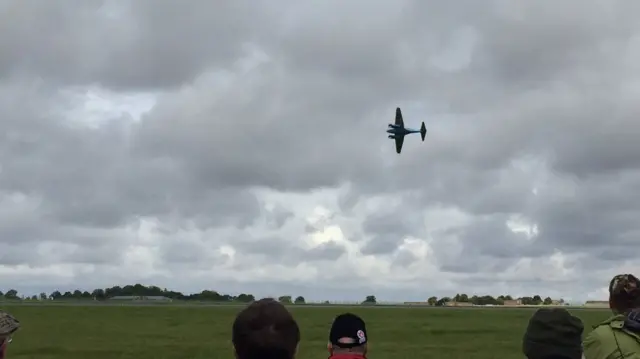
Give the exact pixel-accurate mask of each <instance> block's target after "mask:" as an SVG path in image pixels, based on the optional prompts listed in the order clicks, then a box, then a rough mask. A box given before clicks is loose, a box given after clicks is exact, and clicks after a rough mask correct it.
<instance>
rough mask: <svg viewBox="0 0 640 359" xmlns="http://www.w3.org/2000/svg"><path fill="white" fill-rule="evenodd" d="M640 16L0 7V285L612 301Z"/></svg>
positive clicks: (543, 4)
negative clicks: (398, 124) (419, 130)
mask: <svg viewBox="0 0 640 359" xmlns="http://www.w3.org/2000/svg"><path fill="white" fill-rule="evenodd" d="M639 10H640V3H639V2H637V1H623V0H621V1H615V0H614V1H612V0H560V1H558V0H556V1H533V0H526V1H525V0H523V1H513V0H493V1H491V0H487V1H476V0H454V1H447V2H444V1H435V0H415V1H410V0H394V1H382V0H366V1H365V0H351V1H339V0H324V1H315V2H309V1H294V0H268V1H267V0H264V1H261V0H233V1H226V0H225V1H223V0H221V1H205V0H202V1H198V0H193V1H172V0H137V1H133V2H128V1H97V0H59V1H44V2H43V1H39V0H1V1H0V49H2V51H0V113H1V114H2V116H1V117H0V195H1V197H0V289H2V290H7V289H9V288H16V289H18V290H19V291H21V292H24V293H28V294H34V293H38V292H40V291H41V290H45V291H51V290H53V289H62V290H67V289H76V288H79V289H81V290H91V289H93V288H96V287H106V286H112V285H124V284H131V283H136V282H140V283H143V284H154V285H158V286H162V287H167V288H171V289H176V290H181V291H185V292H194V291H200V290H202V289H214V290H218V291H220V292H224V293H233V294H237V293H240V292H252V293H254V294H256V295H257V296H265V295H280V294H291V295H299V294H302V295H304V296H306V297H307V299H315V300H323V299H330V300H345V301H346V300H361V299H364V296H365V295H368V294H375V295H376V296H377V297H378V299H379V300H385V301H401V300H421V299H426V298H427V297H429V296H431V295H437V296H443V295H455V293H457V292H464V293H468V294H470V295H471V294H486V293H488V294H492V295H499V294H511V295H534V294H540V295H542V296H543V297H544V296H547V295H548V296H551V297H553V298H560V297H562V298H565V299H568V300H584V299H606V286H607V284H608V281H609V279H610V278H611V277H612V276H613V275H614V274H617V273H620V272H632V273H636V274H638V273H640V270H639V269H640V268H639V267H638V265H637V258H636V256H635V254H636V253H637V252H638V248H639V247H640V222H638V219H639V218H640V155H639V154H640V139H639V136H640V110H639V109H640V36H639V35H640V22H638V18H637V14H638V13H639ZM396 107H401V108H402V109H403V113H404V119H405V123H406V125H407V126H410V127H419V126H420V122H421V121H424V122H425V124H426V126H427V128H428V134H427V139H426V140H425V142H421V141H420V138H419V136H418V135H413V136H409V137H407V138H406V140H405V142H404V149H403V153H402V154H401V155H397V154H396V153H395V148H394V145H393V141H392V140H390V139H388V138H387V134H386V133H385V130H386V128H387V124H388V123H390V122H393V118H394V114H395V108H396ZM634 263H635V264H634Z"/></svg>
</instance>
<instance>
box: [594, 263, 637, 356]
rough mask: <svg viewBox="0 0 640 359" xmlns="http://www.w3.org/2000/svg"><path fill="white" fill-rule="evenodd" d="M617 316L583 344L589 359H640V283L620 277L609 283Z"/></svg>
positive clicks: (596, 328)
mask: <svg viewBox="0 0 640 359" xmlns="http://www.w3.org/2000/svg"><path fill="white" fill-rule="evenodd" d="M609 308H611V310H612V311H613V316H612V317H610V318H609V319H607V320H605V321H604V322H602V323H600V324H598V325H596V326H594V329H593V330H592V331H591V333H589V334H588V335H587V336H586V337H585V339H584V342H583V346H584V356H585V358H586V359H609V358H611V359H613V358H621V359H622V358H627V359H628V358H635V359H640V280H638V278H637V277H636V276H634V275H633V274H619V275H616V276H615V277H613V279H611V282H609Z"/></svg>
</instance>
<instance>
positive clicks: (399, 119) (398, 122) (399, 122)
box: [396, 107, 404, 127]
mask: <svg viewBox="0 0 640 359" xmlns="http://www.w3.org/2000/svg"><path fill="white" fill-rule="evenodd" d="M396 126H400V127H404V121H403V120H402V111H400V107H398V108H396Z"/></svg>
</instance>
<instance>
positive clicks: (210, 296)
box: [0, 284, 562, 306]
mask: <svg viewBox="0 0 640 359" xmlns="http://www.w3.org/2000/svg"><path fill="white" fill-rule="evenodd" d="M113 297H140V298H141V299H144V297H166V298H169V299H172V300H179V301H206V302H240V303H249V302H252V301H254V300H255V299H256V298H255V297H254V295H253V294H248V293H241V294H239V295H230V294H221V293H218V292H216V291H215V290H203V291H201V292H200V293H193V294H184V293H181V292H177V291H173V290H168V289H166V288H160V287H157V286H153V285H152V286H144V285H142V284H134V285H125V286H124V287H121V286H114V287H110V288H104V289H102V288H98V289H94V290H92V291H91V292H89V291H81V290H79V289H77V290H74V291H66V292H61V291H58V290H56V291H54V292H52V293H49V294H47V293H44V292H43V293H40V295H31V296H25V295H21V294H20V293H18V291H17V290H15V289H10V290H8V291H7V292H6V293H3V292H2V291H0V298H4V299H7V300H65V299H66V300H81V299H86V300H106V299H110V298H113ZM278 300H279V301H281V302H283V303H286V304H289V303H295V304H304V303H305V302H306V301H305V298H304V297H302V296H298V297H295V298H294V297H293V296H291V295H283V296H280V297H279V298H278ZM513 300H514V298H512V297H511V296H510V295H501V296H499V297H492V296H490V295H485V296H476V295H474V296H471V297H469V296H468V295H467V294H456V295H455V296H454V297H442V298H437V297H431V298H429V299H428V300H427V301H428V303H429V304H430V305H434V306H442V305H445V303H447V302H451V301H455V302H462V303H465V302H466V303H472V304H476V305H487V304H489V305H503V304H505V302H506V301H513ZM515 300H518V301H519V302H520V303H519V304H523V305H540V304H554V303H555V301H553V300H552V299H551V298H549V297H547V298H545V299H542V298H541V297H540V296H539V295H534V296H533V297H521V298H517V299H515ZM376 302H377V300H376V297H375V296H374V295H368V296H366V298H365V299H364V300H363V301H362V304H375V303H376ZM559 302H560V303H562V300H560V301H559ZM325 303H327V304H328V303H329V302H328V301H327V302H325Z"/></svg>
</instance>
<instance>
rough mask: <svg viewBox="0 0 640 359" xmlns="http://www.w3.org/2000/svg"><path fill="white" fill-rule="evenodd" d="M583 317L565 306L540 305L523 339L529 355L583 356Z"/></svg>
mask: <svg viewBox="0 0 640 359" xmlns="http://www.w3.org/2000/svg"><path fill="white" fill-rule="evenodd" d="M583 331H584V325H583V324H582V321H581V320H580V319H579V318H577V317H575V316H573V315H571V313H569V312H568V311H567V310H566V309H564V308H542V309H538V310H537V311H536V312H535V313H534V314H533V316H532V317H531V319H529V325H528V326H527V330H526V332H525V333H524V338H523V340H522V352H523V353H524V355H525V356H526V357H527V358H528V359H581V358H582V357H583V356H582V332H583Z"/></svg>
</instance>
